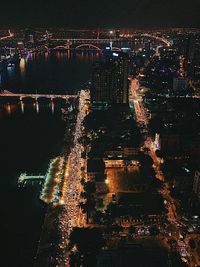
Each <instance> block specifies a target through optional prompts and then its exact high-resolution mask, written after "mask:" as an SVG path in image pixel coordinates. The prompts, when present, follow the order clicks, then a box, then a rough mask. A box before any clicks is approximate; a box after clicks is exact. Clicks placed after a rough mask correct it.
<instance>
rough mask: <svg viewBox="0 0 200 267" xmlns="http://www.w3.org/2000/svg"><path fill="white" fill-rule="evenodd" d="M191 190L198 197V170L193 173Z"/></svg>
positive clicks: (199, 180)
mask: <svg viewBox="0 0 200 267" xmlns="http://www.w3.org/2000/svg"><path fill="white" fill-rule="evenodd" d="M193 191H194V193H195V194H196V195H197V197H198V198H200V171H196V172H195V175H194V182H193Z"/></svg>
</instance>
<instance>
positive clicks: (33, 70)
mask: <svg viewBox="0 0 200 267" xmlns="http://www.w3.org/2000/svg"><path fill="white" fill-rule="evenodd" d="M100 57H101V54H100V53H99V52H94V51H91V52H85V51H84V52H83V51H82V52H73V51H65V52H59V51H52V52H41V53H28V54H27V55H26V56H24V57H23V58H21V60H20V63H19V64H16V65H15V66H14V67H13V68H10V69H7V68H4V70H3V71H2V74H1V76H2V78H1V80H2V81H1V83H0V89H2V90H9V91H11V92H27V93H35V92H36V90H37V91H38V92H40V93H49V92H55V93H61V94H63V93H64V94H65V93H74V91H76V90H78V89H80V87H81V86H83V85H84V84H85V82H87V81H88V80H89V79H90V75H91V65H92V63H93V62H94V61H97V60H99V58H100Z"/></svg>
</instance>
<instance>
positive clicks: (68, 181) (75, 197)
mask: <svg viewBox="0 0 200 267" xmlns="http://www.w3.org/2000/svg"><path fill="white" fill-rule="evenodd" d="M86 99H89V92H88V91H84V90H82V91H81V93H80V98H79V112H78V115H77V121H76V126H75V131H74V140H73V145H72V149H71V152H70V154H69V156H68V159H67V164H66V167H65V174H64V185H63V201H64V206H63V210H62V212H61V213H60V214H59V229H60V232H61V235H62V239H61V242H60V244H59V247H60V249H61V251H62V252H61V254H60V256H59V257H58V259H57V263H58V266H69V252H70V251H69V250H68V249H66V247H67V246H68V244H69V236H70V234H71V232H72V231H73V228H74V227H84V226H85V223H86V216H85V214H83V213H82V210H81V208H80V207H79V203H80V200H81V197H80V193H81V191H82V186H81V183H80V181H81V166H82V165H83V159H82V158H81V153H82V152H83V150H84V148H83V146H82V145H81V144H80V142H79V140H80V138H81V136H82V134H83V130H84V128H83V125H82V123H83V120H84V117H85V116H86V114H87V111H88V106H87V104H86V101H85V100H86Z"/></svg>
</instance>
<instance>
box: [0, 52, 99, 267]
mask: <svg viewBox="0 0 200 267" xmlns="http://www.w3.org/2000/svg"><path fill="white" fill-rule="evenodd" d="M99 56H100V55H98V54H91V53H84V54H76V53H70V54H68V53H62V52H56V53H43V54H28V55H27V56H26V57H25V58H23V59H21V61H20V64H19V65H18V66H15V67H13V68H6V69H3V70H2V71H1V74H0V89H1V90H8V91H11V92H26V93H35V92H37V93H55V94H66V93H74V92H76V91H77V90H78V89H80V88H81V87H82V86H83V85H84V84H85V83H86V82H87V81H88V80H89V79H90V75H91V66H92V62H94V61H96V60H98V59H99ZM8 101H9V100H8ZM39 107H40V109H39V112H37V111H36V108H35V106H34V105H33V104H32V103H31V102H30V101H29V102H27V103H25V105H24V112H22V110H21V107H20V105H18V104H16V103H10V104H8V103H7V102H6V103H5V101H4V102H2V100H1V102H0V167H1V168H0V170H1V172H0V179H1V211H0V213H1V223H0V229H1V231H2V235H1V237H2V238H1V243H2V246H3V248H4V249H3V252H4V253H2V254H3V255H4V256H3V257H5V259H4V260H3V262H6V265H5V266H6V267H9V266H15V267H17V266H19V267H23V266H26V267H29V266H30V267H31V266H33V260H34V256H35V253H36V249H37V245H38V243H37V242H38V240H39V237H40V233H41V226H42V222H43V218H44V214H45V209H46V207H45V205H44V204H43V203H42V201H40V200H39V191H40V187H37V186H29V187H26V188H22V189H20V188H18V187H17V178H18V176H19V174H20V173H21V172H27V173H28V174H30V173H33V174H34V173H35V174H39V173H42V174H44V173H45V172H46V169H47V167H48V163H49V159H51V158H52V157H55V156H56V155H58V154H59V152H60V150H61V146H62V140H63V135H64V129H65V121H64V120H63V118H62V108H63V107H64V104H63V102H61V101H57V102H56V104H55V110H54V112H52V108H51V106H50V105H49V103H46V102H45V101H44V103H43V102H42V103H39Z"/></svg>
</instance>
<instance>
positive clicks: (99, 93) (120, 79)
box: [91, 52, 129, 105]
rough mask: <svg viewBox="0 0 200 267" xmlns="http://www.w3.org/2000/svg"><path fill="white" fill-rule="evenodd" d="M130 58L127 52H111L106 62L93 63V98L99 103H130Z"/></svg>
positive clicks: (94, 101) (96, 103)
mask: <svg viewBox="0 0 200 267" xmlns="http://www.w3.org/2000/svg"><path fill="white" fill-rule="evenodd" d="M128 72H129V58H128V55H127V54H126V53H122V52H111V53H109V54H108V55H107V56H106V60H105V61H104V62H98V63H95V64H94V65H93V71H92V87H91V100H92V103H93V105H98V104H101V103H102V104H107V105H109V104H128Z"/></svg>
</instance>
